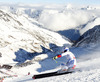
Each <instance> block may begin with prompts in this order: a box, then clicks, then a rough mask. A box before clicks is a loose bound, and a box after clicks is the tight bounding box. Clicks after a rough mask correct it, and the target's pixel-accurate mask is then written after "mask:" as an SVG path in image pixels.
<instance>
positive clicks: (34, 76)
mask: <svg viewBox="0 0 100 82" xmlns="http://www.w3.org/2000/svg"><path fill="white" fill-rule="evenodd" d="M73 72H74V71H71V72H63V73H58V71H56V72H51V73H44V74H38V75H33V77H32V78H33V79H39V78H45V77H51V76H58V75H64V74H70V73H73Z"/></svg>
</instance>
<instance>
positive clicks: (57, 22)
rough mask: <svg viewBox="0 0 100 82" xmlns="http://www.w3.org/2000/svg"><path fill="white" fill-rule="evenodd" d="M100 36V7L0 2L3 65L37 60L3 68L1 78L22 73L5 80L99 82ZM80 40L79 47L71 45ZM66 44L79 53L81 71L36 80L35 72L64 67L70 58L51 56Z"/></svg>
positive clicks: (0, 52) (78, 66) (0, 56)
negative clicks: (20, 65) (28, 63)
mask: <svg viewBox="0 0 100 82" xmlns="http://www.w3.org/2000/svg"><path fill="white" fill-rule="evenodd" d="M80 36H81V37H80ZM99 36H100V6H76V5H71V4H68V5H53V4H52V6H51V5H43V4H42V5H40V4H29V5H24V4H12V5H11V4H0V65H3V64H8V65H12V66H15V65H16V63H23V62H24V63H25V62H27V61H30V60H33V62H32V64H31V65H28V66H25V67H13V68H12V69H11V70H10V71H9V70H5V69H0V71H2V72H4V74H3V73H1V72H0V77H1V76H5V75H7V76H8V75H9V74H11V75H14V74H17V75H18V77H12V78H5V79H4V81H5V82H26V81H27V82H47V81H48V82H51V81H52V82H58V81H60V82H66V81H70V82H73V81H74V82H77V81H78V82H86V81H90V82H92V81H94V82H95V81H96V82H99V81H100V73H99V71H100V67H99V66H100V61H99V60H100V56H99V54H100V37H99ZM79 37H80V38H79ZM68 38H69V39H70V40H69V39H68ZM77 40H78V42H77V43H76V46H77V47H75V46H74V47H71V46H72V44H74V43H72V41H73V42H76V41H77ZM65 46H67V47H70V50H71V51H72V52H73V53H74V54H75V56H76V59H77V68H78V69H80V70H81V72H75V73H73V74H69V75H63V76H57V77H50V78H44V79H39V80H33V79H32V76H33V75H34V74H39V73H44V72H52V71H56V70H58V69H59V68H60V64H61V63H62V62H65V61H66V59H65V58H60V59H57V63H56V62H55V61H53V60H52V58H51V57H53V56H55V55H57V54H60V53H61V51H62V49H63V48H64V47H65ZM38 59H39V60H41V59H42V61H38ZM35 60H37V61H35ZM28 72H30V75H28V76H27V73H28ZM7 73H8V74H7Z"/></svg>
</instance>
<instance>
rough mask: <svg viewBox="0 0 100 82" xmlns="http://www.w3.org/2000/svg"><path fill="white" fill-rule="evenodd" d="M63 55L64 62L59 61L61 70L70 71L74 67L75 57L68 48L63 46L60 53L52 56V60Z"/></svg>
mask: <svg viewBox="0 0 100 82" xmlns="http://www.w3.org/2000/svg"><path fill="white" fill-rule="evenodd" d="M62 56H65V57H66V58H67V60H66V63H61V71H70V70H72V69H75V67H76V58H75V56H74V54H73V53H72V52H70V51H69V48H67V47H66V48H65V49H64V51H63V52H62V54H60V55H57V56H55V57H53V60H56V59H57V58H60V57H62Z"/></svg>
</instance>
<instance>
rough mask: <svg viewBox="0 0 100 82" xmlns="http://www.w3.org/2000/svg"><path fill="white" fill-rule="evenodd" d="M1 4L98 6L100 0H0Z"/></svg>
mask: <svg viewBox="0 0 100 82" xmlns="http://www.w3.org/2000/svg"><path fill="white" fill-rule="evenodd" d="M0 2H3V3H44V4H46V3H54V4H56V3H57V4H58V3H59V4H66V3H72V4H86V5H100V0H0Z"/></svg>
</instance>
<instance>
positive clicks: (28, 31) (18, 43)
mask: <svg viewBox="0 0 100 82" xmlns="http://www.w3.org/2000/svg"><path fill="white" fill-rule="evenodd" d="M64 44H69V45H70V44H71V43H70V42H69V40H67V39H66V40H65V39H64V38H63V37H62V36H61V35H59V34H58V33H55V32H53V31H49V30H46V29H43V28H41V25H40V24H39V23H38V22H37V21H35V20H34V19H32V18H29V17H27V16H24V15H21V16H20V15H16V14H13V13H8V12H5V11H2V10H0V52H1V53H2V57H3V56H4V58H5V55H6V57H8V55H9V54H10V55H9V57H10V58H11V59H14V58H15V57H16V56H15V52H17V51H18V50H19V49H23V50H25V51H27V52H30V53H34V52H44V51H43V50H42V47H44V49H45V50H46V49H47V50H50V49H51V50H52V48H54V47H55V48H57V46H63V45H64ZM54 45H55V46H54ZM8 51H9V52H8ZM23 53H24V52H23ZM20 57H21V55H20V56H19V58H20ZM23 60H24V59H23ZM9 61H11V60H9ZM17 61H20V62H22V60H17ZM0 62H2V61H0ZM7 62H8V61H6V63H7ZM2 63H3V62H2Z"/></svg>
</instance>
